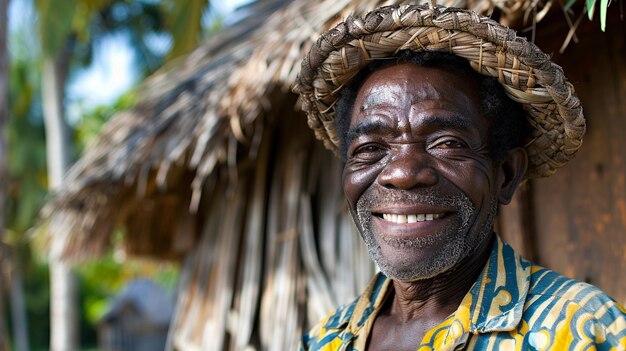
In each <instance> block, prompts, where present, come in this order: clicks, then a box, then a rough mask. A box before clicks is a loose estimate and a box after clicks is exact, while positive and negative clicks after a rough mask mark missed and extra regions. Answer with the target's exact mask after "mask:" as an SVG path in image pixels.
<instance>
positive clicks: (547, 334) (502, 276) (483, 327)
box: [300, 238, 626, 351]
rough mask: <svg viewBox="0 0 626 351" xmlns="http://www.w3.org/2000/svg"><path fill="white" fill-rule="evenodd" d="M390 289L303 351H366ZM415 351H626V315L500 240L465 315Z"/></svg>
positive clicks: (378, 283) (460, 312)
mask: <svg viewBox="0 0 626 351" xmlns="http://www.w3.org/2000/svg"><path fill="white" fill-rule="evenodd" d="M391 288H392V287H391V279H388V278H387V277H386V276H385V275H383V274H382V273H379V274H377V275H376V276H375V277H374V278H373V279H372V281H371V282H370V284H369V286H368V287H367V289H366V290H365V292H364V293H363V294H362V295H361V296H360V297H359V298H357V299H356V300H355V301H354V302H353V303H351V304H349V305H346V306H343V307H340V308H338V309H337V310H336V311H335V312H333V313H331V314H330V315H328V316H327V317H326V318H325V319H324V320H323V321H322V322H320V323H319V324H318V325H317V326H315V327H314V328H313V329H311V331H309V333H307V334H306V335H304V336H303V337H302V340H301V344H300V350H301V351H304V350H308V351H318V350H319V351H335V350H342V351H343V350H346V351H347V350H354V351H357V350H358V351H364V350H365V346H366V342H367V338H368V335H369V333H370V331H371V329H372V326H373V324H374V320H375V319H376V315H377V314H378V312H379V310H380V309H381V307H382V306H383V304H384V300H385V297H386V296H387V295H388V294H387V292H388V291H389V289H391ZM416 350H417V351H426V350H622V351H626V310H625V309H624V307H622V306H620V305H619V304H618V303H617V302H615V300H613V299H612V298H610V297H609V296H607V295H606V294H605V293H603V292H602V291H601V290H599V289H598V288H596V287H594V286H593V285H589V284H586V283H582V282H579V281H576V280H573V279H569V278H566V277H564V276H562V275H560V274H557V273H555V272H552V271H550V270H548V269H546V268H543V267H541V266H538V265H535V264H533V263H531V262H528V261H526V260H525V259H523V258H521V257H520V256H519V255H518V254H517V253H515V251H513V249H512V248H511V247H510V246H509V245H507V244H505V243H504V242H502V241H501V240H500V239H499V238H497V239H496V240H495V243H494V245H493V249H492V252H491V256H490V258H489V260H488V261H487V263H486V265H485V268H484V269H483V271H482V273H481V274H480V276H479V277H478V279H477V281H476V282H475V283H474V285H473V286H472V288H471V289H470V291H469V292H468V293H467V295H465V297H464V298H463V300H462V302H461V304H460V305H459V308H458V309H457V310H456V312H455V313H453V314H452V315H450V316H449V317H448V318H447V319H446V320H445V321H443V322H442V323H441V324H439V325H438V326H437V327H435V328H433V329H431V330H430V331H429V332H428V333H427V334H426V335H425V336H424V339H423V340H422V343H421V344H420V345H419V346H418V347H417V348H416Z"/></svg>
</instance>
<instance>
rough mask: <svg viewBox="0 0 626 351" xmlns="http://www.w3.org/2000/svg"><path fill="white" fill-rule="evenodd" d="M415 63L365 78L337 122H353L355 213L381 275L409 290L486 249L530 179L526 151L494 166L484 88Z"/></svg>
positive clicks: (469, 77) (348, 173) (467, 77)
mask: <svg viewBox="0 0 626 351" xmlns="http://www.w3.org/2000/svg"><path fill="white" fill-rule="evenodd" d="M441 57H443V56H441ZM415 62H421V61H419V60H414V61H413V62H400V63H392V64H391V65H385V66H383V67H382V68H379V69H376V70H374V71H373V72H371V73H369V72H368V74H367V75H365V76H364V77H363V79H362V82H358V81H357V82H356V84H360V83H361V84H360V86H359V87H358V88H357V90H356V95H355V97H354V102H353V104H351V105H353V106H352V108H351V109H346V110H345V112H348V111H350V114H349V115H344V114H343V112H344V111H342V109H341V108H340V109H339V110H338V114H337V118H338V121H339V120H348V123H347V127H348V128H347V130H346V132H345V133H341V135H343V136H342V139H344V140H342V141H341V142H342V144H345V148H346V160H345V161H346V163H345V167H344V175H343V185H344V191H345V194H346V197H347V199H348V203H349V205H350V210H351V212H352V214H353V216H354V219H355V222H356V224H357V227H358V228H359V230H360V232H361V235H362V236H363V239H364V241H365V243H366V244H367V246H368V249H369V251H370V255H371V256H372V258H373V259H374V260H375V261H376V262H377V263H378V265H379V267H380V269H381V270H382V271H383V272H384V273H386V274H387V275H389V276H391V277H393V278H395V279H398V280H402V281H413V280H420V279H426V278H430V277H432V276H435V275H438V274H442V273H444V272H446V271H447V270H449V269H451V268H453V267H455V266H456V265H458V264H459V263H461V262H462V261H463V260H464V259H465V258H466V257H468V256H470V255H472V254H473V253H474V252H475V251H477V250H478V249H479V248H481V247H484V246H485V245H486V244H487V240H488V238H489V237H490V234H491V228H492V223H493V219H494V217H495V214H496V210H497V206H498V204H499V203H507V202H508V201H509V200H510V198H511V196H512V194H513V191H514V189H515V188H516V186H517V183H518V182H519V181H520V180H521V179H522V176H523V174H524V172H525V170H526V154H525V152H524V150H523V149H522V148H520V147H519V145H514V146H512V148H511V149H510V150H507V151H506V152H505V155H504V156H502V157H500V158H499V159H496V158H495V157H494V153H493V152H492V147H491V140H492V139H493V138H492V134H493V133H492V130H493V128H492V125H493V121H494V118H493V116H488V115H487V114H486V113H485V107H484V106H483V105H484V103H483V100H484V98H482V97H481V95H484V94H482V93H481V86H482V85H483V82H482V81H483V80H482V79H479V77H476V76H475V75H473V74H471V71H467V70H464V69H462V67H463V66H459V67H457V66H455V64H452V65H450V62H454V60H452V61H450V62H447V63H446V61H445V59H443V60H442V61H441V62H443V64H435V63H434V62H430V63H429V64H428V65H426V66H424V65H417V64H415ZM506 104H507V103H506V102H493V105H495V106H505V105H506ZM502 112H505V111H502ZM338 123H339V124H341V122H338ZM344 124H346V123H344ZM517 139H518V140H523V139H522V138H519V137H518V138H517Z"/></svg>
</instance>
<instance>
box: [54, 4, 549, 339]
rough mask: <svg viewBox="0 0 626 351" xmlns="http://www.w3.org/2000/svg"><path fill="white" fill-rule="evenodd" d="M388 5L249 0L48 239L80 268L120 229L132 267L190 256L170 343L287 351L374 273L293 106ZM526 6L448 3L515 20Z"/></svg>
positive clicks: (69, 196)
mask: <svg viewBox="0 0 626 351" xmlns="http://www.w3.org/2000/svg"><path fill="white" fill-rule="evenodd" d="M390 3H392V2H390V1H383V0H362V1H350V0H323V1H318V2H314V1H306V0H291V1H289V0H259V1H257V2H256V3H255V4H254V5H252V6H251V7H250V8H248V11H250V13H252V15H250V16H249V17H247V18H246V19H245V20H243V21H242V22H240V23H238V24H236V25H234V26H232V27H230V28H228V29H227V30H225V31H223V32H221V33H220V34H218V35H217V36H215V37H214V38H213V39H211V40H210V41H208V42H207V43H206V44H205V45H203V46H202V47H201V48H199V49H198V50H196V51H195V52H194V53H192V54H191V55H190V56H188V57H186V58H184V59H182V60H180V61H178V62H175V63H174V64H172V65H171V66H169V67H166V68H164V69H163V70H162V71H161V72H159V73H158V74H156V75H155V76H153V77H152V78H150V79H148V80H147V81H146V82H145V83H144V85H143V88H142V90H141V91H142V97H141V98H140V103H139V104H138V105H137V106H136V107H135V108H133V109H132V110H129V111H126V112H123V113H120V114H119V115H117V116H115V117H114V118H113V119H112V120H111V121H110V122H109V123H108V124H107V125H106V126H105V128H104V130H103V131H102V133H101V134H100V136H99V138H98V139H97V140H96V141H95V142H94V144H92V145H90V146H89V147H88V148H87V150H86V152H85V154H84V156H83V157H82V158H81V159H80V160H79V161H78V163H77V164H76V165H75V166H74V167H73V168H72V170H71V171H70V173H69V174H68V175H67V180H66V182H65V184H66V187H65V188H64V189H62V190H61V191H60V192H59V193H58V194H56V196H55V197H54V199H53V200H52V201H51V202H49V203H48V204H47V206H46V208H45V210H44V218H45V221H46V227H47V229H48V231H49V233H50V234H49V235H50V236H51V237H52V238H53V240H55V241H57V240H58V241H59V242H60V243H61V246H63V247H64V248H65V255H66V257H68V258H70V259H73V260H80V259H84V258H88V257H93V256H95V255H98V254H100V253H102V252H103V251H104V250H105V249H106V248H107V247H108V244H109V242H110V238H111V233H112V232H113V230H114V229H115V228H116V227H122V228H124V230H125V241H126V246H127V250H128V251H129V252H130V253H132V254H140V255H150V256H153V257H160V258H184V269H183V277H182V279H181V283H180V287H179V296H178V302H177V310H176V313H175V317H174V322H173V325H172V329H171V331H172V332H171V333H170V340H169V345H170V348H172V349H181V350H226V349H227V350H251V349H263V350H287V349H293V348H294V345H295V344H296V342H297V339H296V336H297V335H299V334H300V331H302V329H303V328H304V327H305V326H306V325H308V324H310V323H311V322H312V321H317V320H319V319H320V318H321V317H322V316H323V315H324V314H325V313H326V312H328V311H329V310H330V309H331V308H333V307H334V306H337V305H338V304H340V303H344V302H347V301H348V300H349V299H350V298H352V297H353V296H354V295H356V294H357V292H358V291H360V290H361V288H362V287H364V286H365V284H366V282H367V280H368V279H369V277H370V276H371V275H372V273H373V270H374V267H373V266H372V263H371V262H370V260H369V258H368V257H367V252H366V250H365V249H364V247H363V246H361V245H360V243H359V239H358V237H357V234H356V233H355V230H354V228H353V226H352V225H351V223H350V219H349V218H348V215H347V213H346V212H347V210H346V208H345V206H344V204H343V200H342V198H341V190H340V185H339V184H340V183H339V176H340V165H339V162H338V161H337V160H336V159H334V158H333V157H332V156H331V155H330V153H328V152H327V151H325V150H323V148H322V146H321V145H318V143H316V142H315V141H314V138H313V134H312V133H311V132H310V130H309V129H308V128H307V127H306V122H305V121H306V117H305V116H304V114H302V113H301V112H297V111H296V110H297V109H296V108H295V107H294V105H296V96H295V94H292V93H291V92H290V86H291V85H292V84H293V82H294V81H295V78H296V75H297V74H298V68H299V64H300V61H301V58H302V57H303V53H304V52H306V51H308V49H309V48H310V44H311V43H312V41H313V40H315V39H316V33H319V32H320V31H321V30H326V29H329V28H331V27H332V26H334V25H335V24H336V23H337V22H338V21H340V20H341V19H343V18H345V17H347V16H348V15H349V14H356V15H359V14H363V13H365V12H366V11H367V10H370V9H372V8H374V7H377V6H380V5H388V4H390ZM538 4H540V3H538V2H536V1H532V2H531V1H522V0H520V1H513V0H512V1H508V2H500V1H495V0H494V1H487V0H482V1H471V0H470V1H466V0H464V1H454V0H453V1H448V3H447V5H459V6H470V7H472V8H475V9H478V10H480V11H481V12H483V13H490V12H492V11H494V9H500V10H499V11H501V12H502V14H503V15H502V20H509V21H510V20H513V19H514V18H515V17H516V16H520V15H521V14H523V13H524V11H527V10H528V9H529V8H535V7H533V6H538Z"/></svg>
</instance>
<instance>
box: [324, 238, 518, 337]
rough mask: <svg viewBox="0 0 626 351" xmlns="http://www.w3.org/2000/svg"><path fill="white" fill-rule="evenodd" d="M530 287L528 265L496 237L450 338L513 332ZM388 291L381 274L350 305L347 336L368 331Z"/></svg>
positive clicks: (466, 296)
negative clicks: (464, 335) (354, 302)
mask: <svg viewBox="0 0 626 351" xmlns="http://www.w3.org/2000/svg"><path fill="white" fill-rule="evenodd" d="M529 286H530V263H529V262H528V261H526V260H524V259H523V258H522V257H521V256H519V255H518V254H517V253H516V252H515V251H514V250H513V248H512V247H511V246H509V245H508V244H506V243H505V242H503V241H502V240H501V239H500V237H498V236H496V239H495V240H494V243H493V246H492V249H491V254H490V257H489V259H488V260H487V263H486V264H485V267H484V268H483V271H482V272H481V274H480V275H479V277H478V279H477V280H476V282H475V283H474V285H473V286H472V288H471V289H470V291H469V292H468V293H467V294H466V295H465V297H464V298H463V300H462V302H461V304H460V305H459V308H458V309H457V311H456V312H455V314H454V322H453V325H456V327H455V328H450V331H449V332H448V334H449V336H452V337H458V336H461V335H463V334H466V333H467V332H471V333H473V334H476V333H488V332H496V331H511V330H513V329H515V328H516V327H517V326H518V324H519V323H520V321H521V318H522V312H523V308H524V302H525V301H526V295H527V294H528V289H529ZM390 287H391V279H389V278H387V277H386V276H385V275H384V274H382V273H378V274H377V275H376V276H375V277H374V279H372V281H371V282H370V284H369V286H368V287H367V289H366V290H365V292H364V293H363V294H362V295H361V297H360V298H359V299H358V301H357V302H356V304H355V305H353V308H354V310H353V311H351V312H352V313H350V318H349V321H348V318H346V319H344V320H343V323H346V322H347V323H348V327H347V332H348V334H351V335H357V334H359V331H360V329H362V328H363V327H364V326H366V325H367V326H366V329H368V327H371V326H370V325H369V324H372V323H373V320H374V318H373V317H375V315H376V314H377V312H378V311H379V310H380V308H381V307H382V305H383V304H384V302H385V297H386V295H387V293H388V292H389V289H390ZM336 322H337V321H336ZM343 323H340V324H343ZM335 324H336V323H335ZM452 334H454V335H452Z"/></svg>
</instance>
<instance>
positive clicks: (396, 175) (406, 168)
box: [378, 150, 438, 190]
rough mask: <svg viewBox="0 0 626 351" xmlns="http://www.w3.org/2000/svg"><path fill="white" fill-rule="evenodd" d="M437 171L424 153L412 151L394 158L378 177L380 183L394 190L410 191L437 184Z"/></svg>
mask: <svg viewBox="0 0 626 351" xmlns="http://www.w3.org/2000/svg"><path fill="white" fill-rule="evenodd" d="M437 180H438V176H437V172H436V170H435V169H434V168H433V167H432V165H431V164H430V163H429V162H428V155H425V152H424V151H421V152H420V151H415V150H411V151H408V152H406V153H404V154H402V155H398V156H396V157H394V158H393V159H392V160H391V162H390V163H389V164H387V165H386V166H385V168H384V169H383V171H382V172H380V174H379V175H378V183H379V184H380V185H382V186H384V187H387V188H392V189H403V190H409V189H413V188H416V187H427V186H432V185H435V184H436V183H437Z"/></svg>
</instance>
